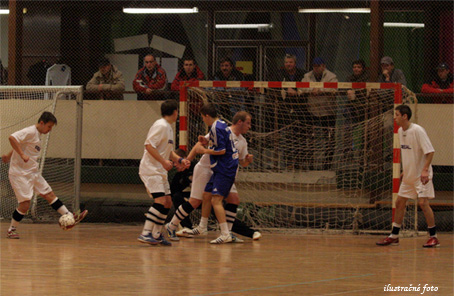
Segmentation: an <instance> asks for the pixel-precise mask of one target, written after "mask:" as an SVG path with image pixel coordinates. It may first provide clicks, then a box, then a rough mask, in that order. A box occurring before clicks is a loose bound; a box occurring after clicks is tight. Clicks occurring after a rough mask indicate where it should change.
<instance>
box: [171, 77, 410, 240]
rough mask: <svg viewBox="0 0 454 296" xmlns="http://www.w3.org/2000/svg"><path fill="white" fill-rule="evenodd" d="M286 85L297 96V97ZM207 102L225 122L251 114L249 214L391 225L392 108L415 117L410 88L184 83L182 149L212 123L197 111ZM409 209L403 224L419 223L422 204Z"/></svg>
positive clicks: (267, 219) (279, 222)
mask: <svg viewBox="0 0 454 296" xmlns="http://www.w3.org/2000/svg"><path fill="white" fill-rule="evenodd" d="M289 88H294V89H295V90H297V92H298V94H299V95H298V96H291V95H290V94H289V93H288V91H287V90H288V89H289ZM314 90H318V91H314ZM205 102H212V103H214V104H215V105H216V107H217V109H218V113H219V114H220V117H221V118H222V119H223V120H225V121H227V122H229V123H230V121H231V119H232V117H233V115H234V114H235V112H237V111H239V110H245V111H248V112H249V113H250V114H251V115H252V117H253V123H252V129H251V130H250V132H249V133H248V134H247V135H245V136H246V138H247V140H248V143H249V152H250V153H252V154H254V163H253V164H251V165H250V166H249V167H247V168H242V169H241V170H240V174H239V175H238V177H237V180H236V185H237V188H238V190H239V194H240V199H241V201H242V205H241V207H240V208H241V210H240V211H239V213H240V214H239V216H240V217H241V218H242V219H243V220H244V221H245V222H247V223H249V224H251V225H252V226H256V227H260V228H304V229H330V230H332V229H334V230H353V231H356V232H363V231H365V232H374V231H385V230H389V229H390V225H391V221H392V219H393V217H394V207H395V194H396V193H397V191H398V185H399V184H398V182H397V181H398V178H399V176H400V167H399V164H398V161H399V158H398V155H397V152H398V147H399V146H398V143H395V141H396V137H395V136H394V135H393V132H397V130H396V129H395V126H394V121H393V115H394V107H395V105H396V104H401V103H405V104H410V106H411V108H412V109H413V111H414V114H415V115H416V116H417V112H416V111H417V110H416V108H417V100H416V96H414V94H413V93H412V92H411V91H409V90H408V89H406V88H405V87H403V86H402V85H400V84H395V83H342V82H339V83H337V82H336V83H322V82H320V83H319V82H315V83H314V82H264V81H198V82H197V81H195V82H182V83H181V85H180V133H179V145H180V148H181V149H184V150H189V149H191V148H192V146H193V145H194V144H195V142H196V141H197V135H199V134H203V133H205V132H206V127H205V126H204V124H203V122H202V120H201V118H200V114H199V111H198V110H199V108H200V106H201V104H203V103H205ZM393 142H394V143H393ZM393 147H394V150H393ZM398 172H399V173H398ZM408 211H409V212H411V214H408V215H407V216H406V217H407V218H406V220H405V221H404V228H405V229H407V230H410V229H412V230H415V229H417V225H416V224H417V223H416V220H415V219H414V217H415V216H416V215H417V211H415V207H414V206H413V205H410V206H409V208H408Z"/></svg>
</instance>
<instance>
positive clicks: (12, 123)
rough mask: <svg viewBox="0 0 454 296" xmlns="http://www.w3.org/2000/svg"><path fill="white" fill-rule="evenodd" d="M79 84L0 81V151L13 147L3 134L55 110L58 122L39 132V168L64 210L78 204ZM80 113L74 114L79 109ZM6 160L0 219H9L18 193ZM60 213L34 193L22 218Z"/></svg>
mask: <svg viewBox="0 0 454 296" xmlns="http://www.w3.org/2000/svg"><path fill="white" fill-rule="evenodd" d="M81 99H82V88H81V87H30V86H1V87H0V110H1V111H0V148H1V149H0V153H1V154H2V155H3V154H7V153H9V152H10V151H11V150H12V147H11V145H10V143H9V141H8V137H9V136H10V135H11V134H12V133H14V132H16V131H18V130H21V129H23V128H25V127H28V126H31V125H34V124H36V123H37V121H38V118H39V117H40V115H41V114H42V113H43V112H44V111H49V112H52V113H54V115H55V116H56V118H57V125H56V126H55V127H54V129H53V130H52V131H51V132H50V133H49V134H47V135H42V137H41V141H42V150H41V157H40V170H41V171H42V175H43V177H44V178H45V179H46V181H47V182H48V183H49V185H50V186H51V187H52V189H53V191H54V192H55V194H56V195H57V196H58V197H59V198H60V199H61V200H62V201H63V203H64V204H65V205H66V206H67V207H68V209H69V210H75V209H77V208H78V190H79V188H80V177H79V176H80V156H79V157H77V156H78V154H80V153H78V151H77V143H79V142H80V139H78V134H80V132H77V128H78V126H80V125H78V120H81V116H80V114H81V113H80V112H78V110H77V108H79V107H78V106H79V105H78V104H77V102H81ZM78 114H79V115H78ZM8 170H9V164H8V163H3V162H2V163H1V170H0V198H1V205H0V219H7V220H9V219H11V214H12V212H13V211H14V209H15V208H16V207H17V199H16V197H15V194H14V191H13V190H12V188H11V185H10V182H9V179H8ZM58 216H59V215H58V214H57V213H56V212H55V211H54V210H53V209H52V207H50V206H49V205H48V203H47V201H45V200H44V199H43V198H41V197H39V196H38V197H37V196H35V197H34V198H33V200H32V204H31V207H30V210H29V213H27V215H26V218H31V219H32V220H34V221H55V220H56V218H57V217H58Z"/></svg>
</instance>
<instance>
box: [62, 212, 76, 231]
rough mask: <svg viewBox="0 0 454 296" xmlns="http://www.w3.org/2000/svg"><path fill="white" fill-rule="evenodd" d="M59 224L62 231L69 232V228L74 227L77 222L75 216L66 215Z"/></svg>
mask: <svg viewBox="0 0 454 296" xmlns="http://www.w3.org/2000/svg"><path fill="white" fill-rule="evenodd" d="M58 223H59V224H60V227H61V229H63V230H68V226H72V225H74V223H76V221H75V220H74V216H73V215H71V214H64V215H62V216H61V217H60V219H59V220H58Z"/></svg>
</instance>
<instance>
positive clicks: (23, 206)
mask: <svg viewBox="0 0 454 296" xmlns="http://www.w3.org/2000/svg"><path fill="white" fill-rule="evenodd" d="M17 208H18V209H19V211H20V212H21V213H26V212H27V211H28V209H29V208H30V201H29V200H27V201H23V202H21V203H19V205H18V207H17Z"/></svg>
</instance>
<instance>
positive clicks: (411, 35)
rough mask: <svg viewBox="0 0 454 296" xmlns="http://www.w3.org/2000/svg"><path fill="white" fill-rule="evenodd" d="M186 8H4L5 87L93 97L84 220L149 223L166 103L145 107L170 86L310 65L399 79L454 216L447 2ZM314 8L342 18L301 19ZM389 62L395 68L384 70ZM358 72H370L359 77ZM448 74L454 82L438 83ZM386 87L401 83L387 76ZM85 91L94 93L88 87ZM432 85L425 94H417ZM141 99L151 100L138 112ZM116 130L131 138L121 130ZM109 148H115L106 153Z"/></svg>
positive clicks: (262, 76)
mask: <svg viewBox="0 0 454 296" xmlns="http://www.w3.org/2000/svg"><path fill="white" fill-rule="evenodd" d="M377 3H378V4H377ZM184 4H186V6H185V8H188V7H189V8H192V7H195V6H196V7H197V13H187V14H186V13H176V14H168V13H157V14H131V13H125V12H124V11H123V9H124V8H131V7H136V8H150V6H149V5H150V3H148V2H145V1H68V2H66V1H65V2H62V1H14V2H13V1H11V2H10V1H0V6H1V8H2V9H3V8H5V9H6V8H9V9H10V14H9V15H8V14H2V15H0V21H1V27H0V28H1V47H0V50H1V51H0V56H1V67H0V74H1V76H0V77H1V81H0V82H1V84H10V85H46V84H47V85H51V84H52V85H57V84H71V85H84V86H85V88H87V91H86V92H85V94H84V100H85V104H86V105H87V106H89V107H91V108H89V107H87V108H84V133H85V131H87V130H92V131H96V132H97V133H99V134H98V135H99V136H98V137H94V138H93V140H92V142H88V141H89V140H88V139H87V138H86V137H84V138H83V141H84V144H83V145H84V147H87V146H90V145H91V149H88V148H85V150H83V152H82V153H83V154H82V157H83V160H82V188H81V189H82V196H81V203H82V204H84V203H85V206H86V207H87V208H88V209H90V210H92V211H93V212H95V213H96V214H94V215H90V216H89V217H87V220H92V221H102V222H108V221H116V222H132V221H135V222H141V221H142V220H143V216H142V213H143V212H144V211H145V209H146V208H148V207H149V206H150V204H151V202H152V201H151V200H150V199H149V198H148V196H147V194H146V192H145V189H144V187H143V185H142V184H141V181H140V179H139V177H138V174H137V173H138V165H139V161H140V158H141V152H142V147H143V146H142V145H143V141H144V140H145V137H146V131H147V129H148V128H149V127H150V126H151V124H152V123H153V121H152V120H151V119H152V118H155V115H156V112H157V113H159V109H158V106H159V104H154V105H153V104H151V105H150V104H148V103H150V101H149V100H163V99H169V98H174V99H178V97H179V92H178V85H177V86H176V88H175V87H174V88H173V89H174V90H172V82H173V81H174V79H177V80H178V81H179V80H187V79H201V77H203V79H205V80H254V81H276V80H277V81H301V80H302V79H303V77H304V75H305V74H307V72H309V71H313V70H315V69H314V65H315V66H320V64H322V66H324V67H325V68H326V69H327V70H329V71H330V72H332V73H333V74H334V75H335V76H336V79H337V81H339V82H344V81H345V82H347V81H348V82H361V81H370V82H375V81H381V80H380V79H384V80H386V77H384V76H383V75H382V73H383V71H384V70H386V69H387V71H389V72H391V73H397V72H399V71H397V70H396V69H400V70H401V72H402V73H403V75H404V76H405V83H403V84H405V85H406V86H407V87H408V89H410V90H411V91H413V92H414V93H416V96H417V99H418V108H419V110H418V113H417V114H418V115H419V119H420V120H422V121H420V122H418V121H417V122H418V123H420V124H421V125H422V126H424V127H425V128H426V130H427V131H428V134H429V136H430V138H431V140H432V142H433V144H434V147H435V150H436V151H437V152H436V154H435V158H434V163H433V164H434V171H435V176H434V182H435V187H436V191H437V194H436V195H437V198H436V200H435V206H434V208H435V210H437V211H439V212H446V213H448V215H452V209H453V194H452V193H453V167H454V163H453V156H452V151H453V150H454V149H453V143H452V141H449V140H447V139H446V136H444V135H445V134H446V131H445V129H446V123H448V129H449V131H452V130H453V124H452V122H453V120H452V119H453V114H452V112H450V111H449V110H451V111H452V108H444V107H445V105H442V104H448V105H449V106H450V107H451V106H452V103H453V97H452V74H451V73H450V72H452V70H451V69H453V66H454V65H453V47H454V46H453V13H452V12H453V11H452V3H450V1H419V2H418V6H417V7H416V6H415V5H414V3H413V2H412V1H398V2H397V1H375V2H374V3H371V2H367V1H356V2H355V1H353V2H349V5H352V6H353V7H355V8H362V9H366V10H363V11H362V12H363V13H355V12H352V11H346V10H343V9H345V8H348V7H345V5H347V4H343V3H340V4H339V3H337V4H336V3H334V2H311V3H310V4H307V3H304V2H298V3H295V1H247V2H244V1H236V3H230V2H229V3H227V2H226V1H192V2H191V1H186V2H184ZM154 5H156V6H155V7H162V8H169V7H170V5H177V6H180V8H181V5H182V4H179V3H178V2H177V3H169V1H167V2H164V1H155V2H154ZM298 5H302V6H298ZM310 5H312V6H310ZM369 5H370V6H369ZM340 6H343V7H340ZM315 8H317V9H319V8H325V9H326V8H328V9H337V11H330V12H328V13H326V12H325V13H321V12H314V11H312V12H311V11H307V10H305V9H315ZM193 10H194V11H195V9H193ZM377 24H379V26H378V25H377ZM8 32H9V33H8ZM8 34H10V36H9V38H8ZM11 45H12V46H11ZM11 49H14V50H13V51H12V52H10V51H11ZM148 54H151V55H152V62H156V63H154V69H152V70H150V71H151V72H153V71H155V69H157V68H160V69H162V70H164V71H165V73H166V75H165V77H157V78H156V76H158V75H157V74H158V73H159V72H156V73H155V74H156V75H155V74H152V75H151V76H153V75H155V77H154V78H153V79H156V80H159V79H161V80H163V81H164V82H163V83H162V84H160V86H159V88H158V87H156V88H154V90H153V94H152V95H148V96H147V95H145V96H140V95H138V94H137V92H136V91H139V92H145V91H144V89H145V88H147V87H151V86H146V82H144V81H142V82H137V83H136V86H135V85H134V81H135V80H141V77H138V78H137V77H136V75H137V73H138V72H140V71H141V69H142V71H144V69H143V67H144V66H145V64H144V59H146V57H147V55H148ZM385 56H387V57H390V58H391V59H385V60H384V61H385V62H386V63H381V62H382V57H385ZM102 58H107V59H108V61H109V64H110V65H111V67H112V72H108V73H109V75H111V76H109V77H107V76H106V77H103V76H102V68H103V67H105V66H106V63H105V61H102ZM316 58H319V59H316ZM185 60H186V61H187V60H190V61H193V63H194V62H195V64H196V66H193V67H192V68H191V65H189V66H187V65H186V66H187V67H189V69H193V68H196V72H193V73H192V74H189V75H187V74H186V75H185V72H184V69H185V67H184V64H185ZM361 60H362V62H361ZM355 61H356V64H355ZM390 61H391V62H390ZM382 64H384V65H382ZM441 64H444V66H441ZM355 65H356V67H357V66H358V65H360V66H361V67H362V68H363V70H365V72H359V74H358V73H356V72H354V71H355V70H354V68H355ZM389 66H391V69H390V68H389ZM292 67H296V68H297V69H299V70H297V71H294V70H293V68H292ZM392 68H394V70H393V69H392ZM108 70H110V68H108ZM180 70H183V72H182V73H179V71H180ZM98 71H99V72H98ZM118 71H120V72H121V74H122V75H121V77H119V74H118ZM197 71H199V72H201V73H203V76H200V75H199V74H200V73H199V72H197ZM114 72H115V73H114ZM153 73H154V72H153ZM194 73H196V74H194ZM355 73H356V74H355ZM446 73H448V74H447V77H446V78H447V81H448V83H446V80H445V79H444V78H445V77H444V76H443V75H445V74H446ZM52 75H54V76H52ZM441 76H443V77H441ZM440 77H441V78H440ZM390 79H395V77H393V76H392V75H391V77H390ZM449 79H450V80H449ZM449 81H451V84H450V83H449ZM89 82H92V84H94V88H90V87H87V85H88V84H89ZM161 82H162V81H161ZM400 82H402V81H400ZM122 83H123V85H124V86H121V84H122ZM100 84H101V85H103V84H104V86H99V85H100ZM118 84H120V86H119V87H118V88H117V86H118ZM425 84H427V85H428V86H429V87H426V88H425V91H424V93H422V92H421V91H422V90H424V87H423V85H425ZM449 89H451V90H449ZM446 92H447V93H448V94H443V93H446ZM449 92H451V94H449ZM118 93H120V96H118ZM142 99H144V100H146V102H136V101H137V100H142ZM106 100H115V102H105V101H106ZM130 103H131V104H130ZM135 103H140V104H139V105H134V104H135ZM142 103H143V104H142ZM154 103H157V102H154ZM148 108H149V109H148ZM89 110H90V111H89ZM143 110H154V112H155V114H154V115H153V116H150V117H148V118H146V117H145V116H143V115H142V114H143V112H142V111H143ZM88 112H91V113H88ZM437 112H443V114H444V116H447V117H439V116H437V118H446V119H445V121H441V120H436V119H435V120H434V119H433V118H432V116H431V115H430V114H438V113H437ZM445 113H446V114H445ZM157 116H158V117H159V114H158V115H157ZM428 118H429V119H428ZM416 120H417V119H416ZM125 123H128V124H125ZM138 123H140V128H137V126H136V124H138ZM119 125H124V126H127V127H128V128H129V129H127V130H126V129H120V130H119V129H118V128H117V127H118V126H119ZM101 127H102V128H101ZM123 130H124V131H123ZM440 131H445V132H444V133H440ZM120 133H126V134H128V135H130V137H124V136H123V134H122V136H120ZM104 135H108V136H104ZM449 135H452V132H450V133H449ZM5 136H6V135H2V137H5ZM448 138H450V137H448ZM115 139H118V140H115ZM120 139H121V140H120ZM177 141H178V134H177ZM94 143H95V144H94ZM93 147H96V148H93ZM105 147H116V149H114V151H113V150H112V149H107V151H109V152H106V150H105ZM391 148H392V147H390V149H391ZM133 150H134V152H131V151H133ZM2 153H3V151H2ZM438 196H442V198H441V199H438ZM439 200H440V201H441V202H438V201H439ZM420 216H422V215H420ZM448 220H449V219H448ZM451 220H452V219H451ZM443 223H445V222H443ZM445 224H446V226H444V227H442V228H444V230H452V221H450V222H449V221H447V222H446V223H445Z"/></svg>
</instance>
